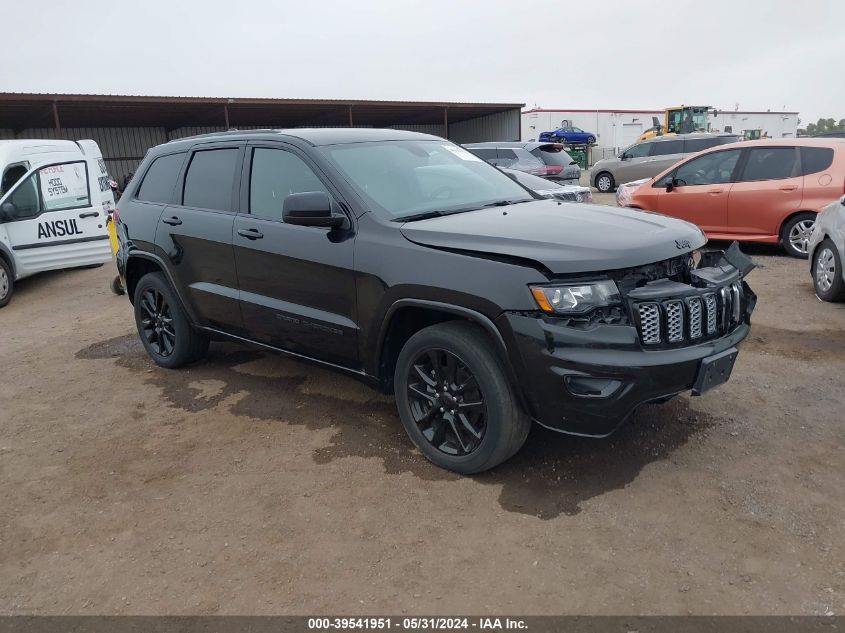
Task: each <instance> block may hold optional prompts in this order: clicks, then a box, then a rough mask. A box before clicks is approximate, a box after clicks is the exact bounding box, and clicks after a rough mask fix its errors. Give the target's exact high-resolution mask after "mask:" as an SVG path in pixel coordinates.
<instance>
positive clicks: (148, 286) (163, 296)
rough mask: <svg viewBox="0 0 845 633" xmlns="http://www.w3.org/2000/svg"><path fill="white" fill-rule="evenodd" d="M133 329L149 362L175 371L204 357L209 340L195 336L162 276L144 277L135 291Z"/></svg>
mask: <svg viewBox="0 0 845 633" xmlns="http://www.w3.org/2000/svg"><path fill="white" fill-rule="evenodd" d="M134 307H135V325H136V326H137V328H138V336H140V337H141V343H142V344H143V345H144V349H146V350H147V353H148V354H149V355H150V358H152V359H153V361H154V362H155V363H156V365H159V366H161V367H166V368H168V369H175V368H176V367H181V366H182V365H186V364H188V363H192V362H194V361H196V360H199V359H200V358H202V357H203V356H205V354H206V352H207V351H208V343H209V340H208V337H206V336H203V335H202V334H200V333H199V332H197V331H196V330H195V329H194V328H193V327H192V326H191V324H190V322H189V321H188V316H187V315H186V314H185V311H184V310H183V309H182V305H181V304H180V303H179V300H178V299H177V298H176V293H175V292H173V289H172V288H171V287H170V284H169V283H168V282H167V280H166V279H165V277H164V275H163V274H162V273H159V272H155V273H147V274H146V275H144V276H143V277H141V280H140V281H139V282H138V285H137V286H136V287H135V306H134Z"/></svg>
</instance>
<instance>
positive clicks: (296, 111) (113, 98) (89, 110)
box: [0, 92, 525, 130]
mask: <svg viewBox="0 0 845 633" xmlns="http://www.w3.org/2000/svg"><path fill="white" fill-rule="evenodd" d="M54 104H55V112H54ZM524 105H525V104H521V103H460V102H446V101H361V100H355V99H348V100H347V99H342V100H336V99H255V98H240V97H238V98H228V97H225V98H224V97H161V96H144V95H90V94H89V95H85V94H82V95H80V94H35V93H17V92H3V93H0V121H2V126H3V127H8V128H12V129H21V130H22V129H26V128H37V127H55V125H56V121H55V114H58V118H59V121H60V125H61V127H148V126H156V127H158V126H161V127H165V128H167V129H175V128H178V127H184V126H231V127H238V126H258V125H264V126H273V127H298V126H303V125H314V126H349V125H350V123H351V124H352V125H358V126H373V127H388V126H391V125H426V124H442V123H443V122H444V116H448V120H449V122H450V123H457V122H460V121H465V120H467V119H473V118H476V117H480V116H484V115H487V114H495V113H497V112H505V111H508V110H514V109H522V108H523V107H524Z"/></svg>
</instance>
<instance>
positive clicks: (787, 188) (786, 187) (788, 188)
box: [780, 185, 798, 191]
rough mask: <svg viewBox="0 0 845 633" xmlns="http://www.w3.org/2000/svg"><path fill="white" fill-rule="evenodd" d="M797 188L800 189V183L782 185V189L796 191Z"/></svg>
mask: <svg viewBox="0 0 845 633" xmlns="http://www.w3.org/2000/svg"><path fill="white" fill-rule="evenodd" d="M796 189H798V185H784V186H783V187H780V190H781V191H795V190H796Z"/></svg>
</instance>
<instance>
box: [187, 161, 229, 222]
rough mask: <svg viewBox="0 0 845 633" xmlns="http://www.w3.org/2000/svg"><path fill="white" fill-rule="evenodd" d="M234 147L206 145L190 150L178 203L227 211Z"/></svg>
mask: <svg viewBox="0 0 845 633" xmlns="http://www.w3.org/2000/svg"><path fill="white" fill-rule="evenodd" d="M238 151H239V150H238V149H236V148H231V149H228V148H227V149H208V150H202V151H199V152H194V156H193V158H192V159H191V164H190V165H189V166H188V173H187V174H186V175H185V190H184V194H183V196H182V204H184V205H185V206H186V207H197V208H200V209H214V210H217V211H230V210H231V209H232V186H233V185H234V182H235V163H236V162H237V158H238Z"/></svg>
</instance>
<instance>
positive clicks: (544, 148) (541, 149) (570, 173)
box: [464, 141, 581, 185]
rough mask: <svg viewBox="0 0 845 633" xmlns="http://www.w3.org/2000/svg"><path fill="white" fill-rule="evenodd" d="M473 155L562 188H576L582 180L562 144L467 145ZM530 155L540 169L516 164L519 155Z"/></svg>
mask: <svg viewBox="0 0 845 633" xmlns="http://www.w3.org/2000/svg"><path fill="white" fill-rule="evenodd" d="M464 147H465V148H466V149H468V150H469V151H470V152H472V153H473V154H475V155H476V156H478V157H479V158H481V159H482V160H486V161H487V162H488V163H491V164H492V165H496V167H508V168H510V169H518V170H519V171H526V172H528V173H529V174H534V175H535V176H542V177H543V178H545V179H546V180H551V181H553V182H558V183H560V184H563V185H577V184H579V183H580V180H581V168H580V167H579V166H578V163H576V162H575V161H574V160H573V159H572V157H571V156H570V155H569V154H567V153H566V150H565V149H564V146H563V144H561V143H540V142H537V141H526V142H523V141H494V142H488V143H467V144H466V145H464ZM523 152H528V153H529V154H531V156H533V157H534V158H536V159H537V160H539V161H540V166H539V168H534V169H530V170H529V169H523V168H522V167H521V166H520V165H515V164H514V159H515V157H516V156H518V155H521V154H522V153H523Z"/></svg>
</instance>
